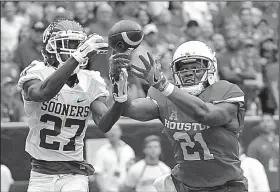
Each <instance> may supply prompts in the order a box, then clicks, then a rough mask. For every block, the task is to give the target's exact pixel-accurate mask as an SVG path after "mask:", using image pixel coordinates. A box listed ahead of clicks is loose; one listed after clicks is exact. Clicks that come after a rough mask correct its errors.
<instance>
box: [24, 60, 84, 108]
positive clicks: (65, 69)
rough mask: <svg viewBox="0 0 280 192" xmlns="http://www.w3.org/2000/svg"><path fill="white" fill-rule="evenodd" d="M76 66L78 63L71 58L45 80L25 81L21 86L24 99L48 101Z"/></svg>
mask: <svg viewBox="0 0 280 192" xmlns="http://www.w3.org/2000/svg"><path fill="white" fill-rule="evenodd" d="M78 64H79V63H78V61H76V59H74V58H73V57H72V56H71V57H70V58H68V59H67V61H66V62H65V64H64V65H63V66H62V67H60V68H59V69H58V70H56V71H55V72H54V73H53V74H52V75H50V76H49V77H48V78H47V79H46V80H44V81H41V80H39V79H32V80H29V81H26V82H25V83H24V84H23V90H24V93H25V96H26V98H25V99H26V100H31V101H35V102H43V101H49V100H50V99H51V98H53V97H54V96H55V95H56V94H58V92H59V91H60V90H61V88H62V87H63V85H64V84H65V83H66V81H67V80H68V78H69V77H70V75H71V74H72V72H73V71H74V70H75V69H76V67H77V66H78Z"/></svg>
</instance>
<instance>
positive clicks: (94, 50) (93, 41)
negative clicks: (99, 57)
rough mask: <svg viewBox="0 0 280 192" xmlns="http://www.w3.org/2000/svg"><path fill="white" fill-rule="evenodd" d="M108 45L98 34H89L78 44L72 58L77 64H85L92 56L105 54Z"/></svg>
mask: <svg viewBox="0 0 280 192" xmlns="http://www.w3.org/2000/svg"><path fill="white" fill-rule="evenodd" d="M105 48H108V44H107V43H105V42H104V39H103V37H101V36H100V35H98V34H91V35H89V36H88V38H87V39H86V40H85V41H84V42H82V43H81V44H80V46H79V47H78V48H77V50H76V51H75V52H74V53H72V56H73V57H74V58H75V59H76V60H77V61H78V63H83V62H85V61H86V60H87V59H88V58H89V57H90V56H91V55H93V54H107V49H106V50H105Z"/></svg>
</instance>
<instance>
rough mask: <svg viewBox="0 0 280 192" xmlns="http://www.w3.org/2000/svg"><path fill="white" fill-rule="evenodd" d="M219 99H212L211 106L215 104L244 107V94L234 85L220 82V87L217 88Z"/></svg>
mask: <svg viewBox="0 0 280 192" xmlns="http://www.w3.org/2000/svg"><path fill="white" fill-rule="evenodd" d="M216 93H218V94H220V95H221V97H219V98H218V97H217V98H218V99H214V101H212V103H213V104H217V103H236V104H239V106H240V107H243V105H244V93H243V91H242V90H241V89H240V88H239V87H238V86H237V85H235V84H232V83H229V82H227V81H222V82H221V83H220V86H219V87H217V92H216Z"/></svg>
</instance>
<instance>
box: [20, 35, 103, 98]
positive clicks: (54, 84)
mask: <svg viewBox="0 0 280 192" xmlns="http://www.w3.org/2000/svg"><path fill="white" fill-rule="evenodd" d="M102 41H103V38H102V37H101V36H99V35H96V34H94V35H90V36H89V37H88V39H87V40H85V41H84V42H83V43H82V44H81V46H80V47H79V48H78V49H77V50H76V51H75V52H74V53H73V54H72V55H71V56H70V57H69V58H68V59H67V60H66V62H65V64H64V65H63V66H61V67H60V68H59V69H57V70H56V71H55V72H54V73H53V74H52V75H50V76H49V77H48V78H47V79H46V80H44V81H41V80H39V79H37V78H35V79H34V78H33V79H32V80H28V81H26V82H25V83H24V84H23V90H24V92H25V95H26V98H25V99H27V100H31V101H35V102H43V101H49V100H50V99H51V98H53V97H54V96H55V95H57V94H58V92H59V91H60V90H61V88H62V87H63V85H64V84H65V83H66V81H67V80H68V78H69V77H70V75H71V74H72V73H73V71H74V70H75V69H76V67H77V66H78V65H79V63H82V62H84V61H85V60H86V58H88V57H89V56H90V55H92V54H94V53H97V50H98V49H99V48H103V47H108V45H107V44H106V43H101V42H102ZM22 75H26V73H22Z"/></svg>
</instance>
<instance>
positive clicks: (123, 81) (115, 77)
mask: <svg viewBox="0 0 280 192" xmlns="http://www.w3.org/2000/svg"><path fill="white" fill-rule="evenodd" d="M129 63H130V60H129V54H128V53H117V54H114V55H112V56H111V57H110V58H109V66H110V72H109V77H110V80H111V82H112V88H113V90H112V94H113V98H114V100H115V101H117V102H119V103H123V102H125V101H126V100H127V92H128V80H127V78H128V73H127V68H128V66H129Z"/></svg>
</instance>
